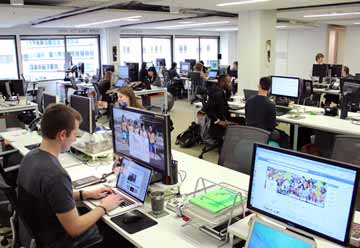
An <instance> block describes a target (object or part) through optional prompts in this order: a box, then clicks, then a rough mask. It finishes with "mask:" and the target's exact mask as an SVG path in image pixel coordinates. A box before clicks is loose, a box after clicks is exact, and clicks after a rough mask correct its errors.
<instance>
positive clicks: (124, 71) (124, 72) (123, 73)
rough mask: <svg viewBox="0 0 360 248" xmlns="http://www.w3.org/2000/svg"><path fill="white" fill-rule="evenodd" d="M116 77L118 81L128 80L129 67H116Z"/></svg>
mask: <svg viewBox="0 0 360 248" xmlns="http://www.w3.org/2000/svg"><path fill="white" fill-rule="evenodd" d="M118 76H119V78H120V79H129V67H128V66H126V65H120V66H119V67H118Z"/></svg>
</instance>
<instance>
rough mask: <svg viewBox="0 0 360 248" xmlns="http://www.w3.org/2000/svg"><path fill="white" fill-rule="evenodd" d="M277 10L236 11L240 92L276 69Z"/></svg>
mask: <svg viewBox="0 0 360 248" xmlns="http://www.w3.org/2000/svg"><path fill="white" fill-rule="evenodd" d="M276 22H277V20H276V11H274V10H266V11H246V12H241V13H239V31H238V63H239V71H238V74H239V75H238V76H239V91H238V92H239V94H243V93H242V92H243V89H257V86H258V83H259V79H260V78H261V77H263V76H270V75H272V74H274V72H275V45H276V44H275V41H276Z"/></svg>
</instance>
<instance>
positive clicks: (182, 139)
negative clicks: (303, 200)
mask: <svg viewBox="0 0 360 248" xmlns="http://www.w3.org/2000/svg"><path fill="white" fill-rule="evenodd" d="M200 141H201V138H200V125H198V124H196V123H195V122H192V123H191V125H190V126H189V127H188V128H187V129H186V130H185V131H184V132H182V133H181V134H179V135H178V136H177V137H176V142H175V144H176V145H180V147H181V148H189V147H193V146H194V145H196V144H198V143H199V142H200Z"/></svg>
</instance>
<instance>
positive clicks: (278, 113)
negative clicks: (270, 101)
mask: <svg viewBox="0 0 360 248" xmlns="http://www.w3.org/2000/svg"><path fill="white" fill-rule="evenodd" d="M290 110H291V109H290V108H284V107H278V106H276V116H282V115H286V114H287V113H289V112H290Z"/></svg>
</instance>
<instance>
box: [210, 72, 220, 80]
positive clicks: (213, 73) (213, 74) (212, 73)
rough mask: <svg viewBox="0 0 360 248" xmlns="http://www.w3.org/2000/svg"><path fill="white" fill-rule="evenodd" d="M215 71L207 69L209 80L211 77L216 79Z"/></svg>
mask: <svg viewBox="0 0 360 248" xmlns="http://www.w3.org/2000/svg"><path fill="white" fill-rule="evenodd" d="M217 73H218V72H217V71H209V74H208V78H209V79H210V80H211V79H216V77H217Z"/></svg>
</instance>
